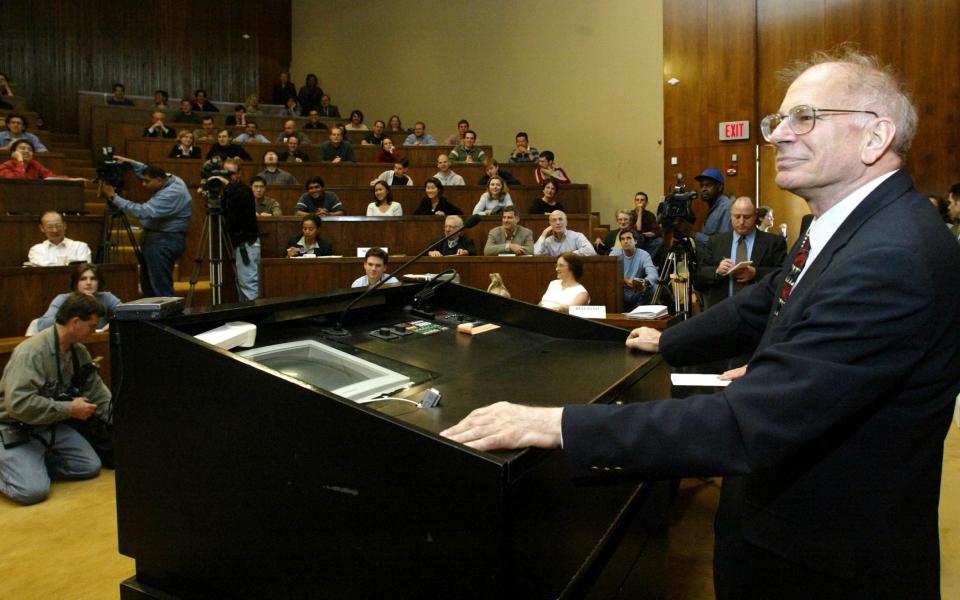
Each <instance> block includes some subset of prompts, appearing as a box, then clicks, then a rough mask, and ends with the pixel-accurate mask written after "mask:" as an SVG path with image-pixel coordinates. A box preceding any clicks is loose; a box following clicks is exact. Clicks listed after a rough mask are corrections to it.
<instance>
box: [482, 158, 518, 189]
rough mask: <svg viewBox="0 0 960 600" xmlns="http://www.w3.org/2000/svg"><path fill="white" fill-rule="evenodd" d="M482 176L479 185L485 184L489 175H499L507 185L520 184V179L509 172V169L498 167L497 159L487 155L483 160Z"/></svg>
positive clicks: (488, 179)
mask: <svg viewBox="0 0 960 600" xmlns="http://www.w3.org/2000/svg"><path fill="white" fill-rule="evenodd" d="M483 170H484V173H483V176H482V177H480V181H479V182H478V183H479V185H487V182H488V181H490V178H491V177H494V176H496V177H499V178H500V179H502V180H503V182H504V183H505V184H507V185H520V180H519V179H517V178H516V177H514V176H513V175H511V174H510V172H509V171H506V170H504V169H501V168H500V163H498V162H497V159H495V158H490V157H488V158H487V160H485V161H483Z"/></svg>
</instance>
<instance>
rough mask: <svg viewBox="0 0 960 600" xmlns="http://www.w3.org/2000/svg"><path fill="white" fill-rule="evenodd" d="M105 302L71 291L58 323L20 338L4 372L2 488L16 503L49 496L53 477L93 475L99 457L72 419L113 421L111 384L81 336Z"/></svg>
mask: <svg viewBox="0 0 960 600" xmlns="http://www.w3.org/2000/svg"><path fill="white" fill-rule="evenodd" d="M105 313H106V311H105V309H104V308H103V305H102V304H100V302H99V301H98V300H97V299H96V298H94V297H93V296H88V295H87V294H84V293H81V292H73V293H71V294H70V295H69V296H68V297H67V299H66V300H65V301H64V302H63V304H62V305H61V306H60V309H59V310H58V311H57V317H56V322H55V323H54V326H53V327H49V328H47V329H44V330H43V331H41V332H40V333H38V334H37V335H35V336H33V337H30V338H27V339H26V340H24V341H23V342H21V343H20V345H18V346H17V347H16V348H15V349H14V350H13V354H11V356H10V362H9V363H7V366H6V368H5V369H4V370H3V377H2V378H0V438H2V442H3V443H2V445H0V492H2V493H3V494H4V495H5V496H7V497H8V498H10V499H11V500H13V501H14V502H17V503H19V504H24V505H27V504H36V503H37V502H42V501H43V500H44V499H46V497H47V495H48V494H49V492H50V480H51V479H88V478H91V477H96V476H97V474H98V473H99V472H100V466H101V462H100V458H98V457H97V453H96V452H95V451H94V449H93V447H92V446H91V445H90V443H89V442H88V441H87V440H86V439H84V437H83V436H82V435H81V434H80V433H78V432H77V431H76V430H75V429H74V428H72V427H67V426H65V422H66V421H68V420H69V419H75V420H78V421H83V422H89V421H92V420H98V421H100V422H101V424H103V423H109V420H110V413H111V410H110V409H111V403H110V390H108V389H107V386H106V385H104V383H103V381H102V380H101V379H100V376H99V375H98V374H97V371H96V365H95V364H94V361H93V360H92V359H91V358H90V353H89V352H88V351H87V349H86V348H85V347H84V346H83V344H82V343H81V342H83V341H84V340H86V339H87V338H88V337H90V335H91V334H92V333H93V332H94V331H95V330H96V328H97V323H98V322H99V320H100V317H102V316H103V315H104V314H105Z"/></svg>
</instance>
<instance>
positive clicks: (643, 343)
mask: <svg viewBox="0 0 960 600" xmlns="http://www.w3.org/2000/svg"><path fill="white" fill-rule="evenodd" d="M627 348H630V349H631V350H641V351H643V352H659V351H660V332H659V331H657V330H656V329H653V328H652V327H637V328H636V329H634V330H633V331H631V332H630V335H629V336H627Z"/></svg>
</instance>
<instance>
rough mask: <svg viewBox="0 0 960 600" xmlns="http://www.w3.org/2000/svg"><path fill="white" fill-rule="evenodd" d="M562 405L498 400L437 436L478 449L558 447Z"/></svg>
mask: <svg viewBox="0 0 960 600" xmlns="http://www.w3.org/2000/svg"><path fill="white" fill-rule="evenodd" d="M562 416H563V408H561V407H553V408H541V407H534V406H521V405H519V404H510V403H509V402H497V403H496V404H491V405H490V406H485V407H483V408H478V409H477V410H475V411H473V412H472V413H470V414H469V415H467V417H466V418H465V419H464V420H462V421H460V422H459V423H457V424H456V425H454V426H453V427H451V428H450V429H447V430H445V431H441V432H440V435H442V436H443V437H446V438H450V439H451V440H453V441H455V442H460V443H462V444H466V445H467V446H470V447H471V448H476V449H477V450H483V451H487V450H512V449H514V448H529V447H531V446H533V447H536V448H559V447H560V420H561V417H562Z"/></svg>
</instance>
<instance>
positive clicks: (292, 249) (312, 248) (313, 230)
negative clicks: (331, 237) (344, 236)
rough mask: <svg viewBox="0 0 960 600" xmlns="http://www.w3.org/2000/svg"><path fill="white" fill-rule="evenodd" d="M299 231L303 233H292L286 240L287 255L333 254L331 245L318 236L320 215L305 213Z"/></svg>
mask: <svg viewBox="0 0 960 600" xmlns="http://www.w3.org/2000/svg"><path fill="white" fill-rule="evenodd" d="M300 231H301V233H303V235H299V236H298V235H294V236H292V237H290V239H289V240H287V257H288V258H297V257H298V256H330V255H331V254H333V245H332V244H331V243H330V242H328V241H327V240H324V239H321V238H320V235H319V234H320V217H318V216H317V215H306V216H304V217H303V219H302V220H301V221H300Z"/></svg>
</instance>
